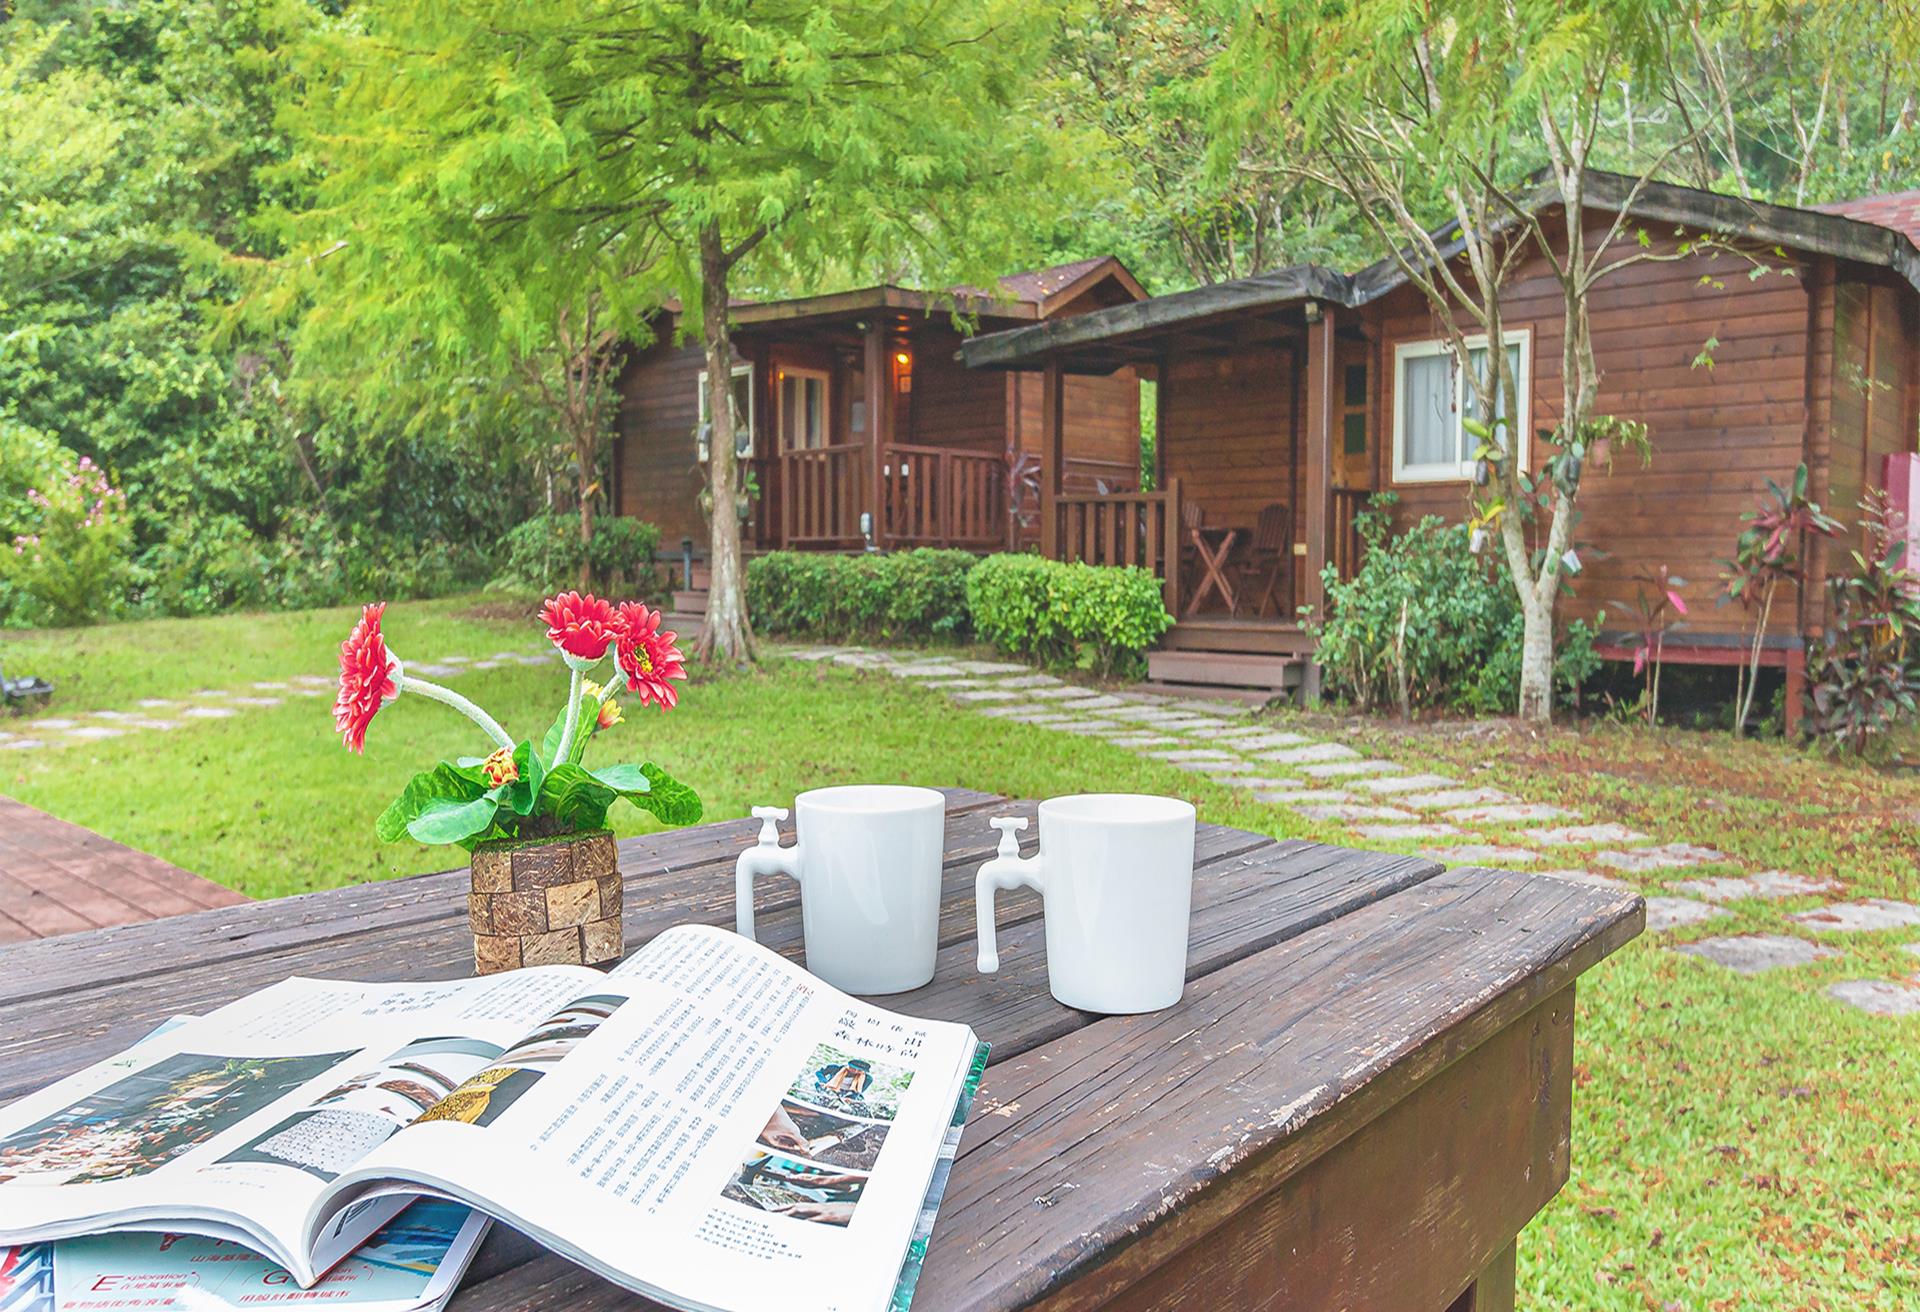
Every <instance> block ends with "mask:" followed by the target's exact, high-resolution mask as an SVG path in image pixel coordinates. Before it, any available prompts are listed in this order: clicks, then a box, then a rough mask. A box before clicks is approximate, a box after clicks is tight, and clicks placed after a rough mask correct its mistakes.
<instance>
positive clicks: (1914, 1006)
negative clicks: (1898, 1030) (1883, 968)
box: [1827, 979, 1920, 1016]
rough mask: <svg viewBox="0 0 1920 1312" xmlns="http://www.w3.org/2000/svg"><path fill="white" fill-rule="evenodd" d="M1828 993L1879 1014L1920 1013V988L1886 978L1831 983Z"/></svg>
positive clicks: (1909, 1014)
mask: <svg viewBox="0 0 1920 1312" xmlns="http://www.w3.org/2000/svg"><path fill="white" fill-rule="evenodd" d="M1827 995H1828V996H1829V997H1832V998H1837V999H1839V1000H1840V1001H1841V1002H1844V1003H1846V1004H1848V1005H1849V1006H1853V1007H1858V1008H1860V1010H1862V1011H1870V1012H1872V1013H1873V1014H1874V1015H1876V1016H1920V988H1916V987H1915V986H1913V985H1912V984H1897V983H1895V982H1894V981H1892V980H1887V979H1849V980H1842V981H1841V982H1840V983H1838V984H1834V985H1831V986H1829V987H1828V989H1827Z"/></svg>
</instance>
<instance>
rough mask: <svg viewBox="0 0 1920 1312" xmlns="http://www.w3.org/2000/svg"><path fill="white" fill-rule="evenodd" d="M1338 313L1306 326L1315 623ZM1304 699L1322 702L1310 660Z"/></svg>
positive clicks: (1310, 597)
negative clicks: (1336, 317)
mask: <svg viewBox="0 0 1920 1312" xmlns="http://www.w3.org/2000/svg"><path fill="white" fill-rule="evenodd" d="M1334 317H1335V316H1334V309H1333V307H1332V306H1330V305H1326V304H1324V303H1323V304H1321V305H1320V317H1319V318H1318V319H1317V320H1315V321H1313V322H1311V323H1309V324H1308V325H1307V361H1306V389H1305V390H1306V403H1307V404H1306V410H1307V416H1306V423H1305V424H1304V425H1303V428H1302V433H1301V436H1302V438H1303V439H1304V441H1303V445H1304V446H1305V448H1306V450H1305V455H1306V471H1305V473H1306V477H1305V479H1304V488H1303V490H1304V492H1305V495H1306V514H1305V515H1304V516H1303V519H1304V520H1305V523H1306V535H1307V577H1306V579H1305V583H1306V604H1307V610H1308V612H1309V613H1310V614H1311V615H1312V616H1313V618H1314V619H1316V620H1318V619H1325V618H1326V615H1325V612H1326V605H1327V590H1326V586H1325V584H1323V583H1322V582H1321V581H1320V571H1321V570H1322V569H1323V568H1325V566H1326V563H1327V535H1328V533H1329V531H1330V530H1331V528H1332V523H1333V517H1332V515H1331V513H1330V511H1331V509H1332V507H1331V501H1332V496H1333V409H1334V392H1333V384H1334V368H1333V353H1334V352H1333V347H1334ZM1300 693H1301V698H1302V700H1303V701H1305V702H1306V704H1307V705H1309V706H1312V705H1316V704H1317V703H1318V702H1319V700H1320V662H1319V661H1317V660H1312V659H1309V660H1308V661H1307V668H1306V671H1305V677H1304V678H1303V679H1302V680H1301V684H1300Z"/></svg>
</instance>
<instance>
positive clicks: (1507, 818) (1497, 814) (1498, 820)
mask: <svg viewBox="0 0 1920 1312" xmlns="http://www.w3.org/2000/svg"><path fill="white" fill-rule="evenodd" d="M1408 800H1409V801H1411V800H1412V799H1411V798H1409V799H1408ZM1446 814H1447V819H1449V820H1458V821H1459V822H1460V823H1461V824H1467V825H1511V824H1519V823H1521V822H1522V821H1526V820H1564V819H1566V818H1567V817H1568V816H1570V815H1572V814H1573V812H1572V811H1569V810H1567V808H1566V807H1564V806H1552V805H1549V804H1548V803H1546V802H1498V803H1495V804H1494V805H1492V806H1462V807H1455V808H1453V809H1451V810H1449V811H1448V812H1447V813H1446Z"/></svg>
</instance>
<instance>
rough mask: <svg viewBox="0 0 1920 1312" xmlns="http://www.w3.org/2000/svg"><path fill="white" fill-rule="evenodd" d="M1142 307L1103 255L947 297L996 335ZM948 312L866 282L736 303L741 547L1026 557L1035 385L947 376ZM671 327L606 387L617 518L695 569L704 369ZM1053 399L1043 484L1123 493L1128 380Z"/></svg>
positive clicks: (1134, 432) (954, 358)
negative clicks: (1016, 553)
mask: <svg viewBox="0 0 1920 1312" xmlns="http://www.w3.org/2000/svg"><path fill="white" fill-rule="evenodd" d="M1145 295H1146V293H1145V292H1144V291H1143V290H1142V289H1141V287H1140V284H1139V283H1138V282H1136V281H1135V280H1134V277H1133V275H1132V274H1130V273H1128V272H1127V270H1126V267H1125V266H1124V265H1122V264H1121V263H1120V262H1119V261H1118V260H1116V259H1113V258H1111V257H1104V258H1101V259H1092V260H1082V261H1079V262H1078V263H1074V264H1064V265H1059V266H1057V267H1054V268H1048V269H1037V270H1033V271H1031V272H1027V273H1018V274H1014V275H1011V276H1010V277H1007V278H1004V279H1002V280H1001V283H1000V288H999V290H998V291H997V292H996V293H995V294H994V295H992V296H991V297H989V296H988V295H986V294H985V293H979V292H966V293H961V294H960V295H959V297H958V300H957V305H958V309H959V310H960V311H961V312H962V313H963V314H964V315H966V316H969V317H972V318H973V319H974V320H975V321H976V322H977V324H978V326H979V328H980V330H981V331H996V330H1001V329H1006V328H1010V327H1015V326H1027V325H1032V324H1037V323H1049V322H1053V321H1056V320H1060V319H1065V318H1071V317H1074V316H1077V315H1081V314H1086V313H1089V312H1093V311H1098V310H1102V309H1107V308H1110V307H1113V306H1116V305H1127V304H1133V303H1134V302H1137V301H1139V300H1141V299H1142V298H1143V297H1144V296H1145ZM955 305H956V300H955V298H954V297H951V296H942V297H935V296H932V295H929V294H927V293H924V292H919V291H914V290H911V289H908V288H903V287H895V286H878V287H867V288H863V289H860V290H858V291H849V292H836V293H833V294H831V295H824V296H812V297H806V298H803V299H799V300H790V301H771V302H764V303H747V304H740V305H737V306H735V307H734V308H733V310H732V319H733V346H734V359H735V364H734V367H733V378H734V409H735V413H736V416H738V417H739V418H740V420H741V422H740V424H739V426H738V428H737V431H736V433H735V442H736V450H737V451H738V453H739V455H740V458H741V459H742V460H744V461H746V462H747V463H748V465H749V467H750V468H751V470H752V475H753V484H754V487H755V489H756V494H755V496H754V498H753V502H752V510H751V514H750V518H749V519H748V521H747V524H746V526H745V528H746V547H747V550H748V551H750V552H751V551H764V550H770V549H773V548H776V547H778V548H793V549H800V550H826V551H848V550H863V549H865V548H867V547H869V546H872V547H875V548H880V549H891V548H902V547H917V546H937V547H961V548H966V549H969V550H975V551H996V550H1003V549H1006V548H1008V547H1010V546H1019V545H1021V544H1024V543H1036V542H1038V540H1039V536H1040V487H1041V484H1042V481H1043V480H1042V474H1041V470H1040V413H1041V399H1040V393H1041V379H1040V377H1039V375H1038V374H1033V373H1027V372H1024V371H1021V370H1006V371H996V372H992V373H982V372H978V371H974V370H969V369H967V368H966V367H965V366H964V365H962V364H961V363H960V360H959V356H958V352H959V347H960V343H961V341H962V340H963V338H962V334H961V332H960V331H959V329H958V328H956V326H955V323H954V314H953V311H954V308H955ZM677 329H678V325H677V323H675V322H674V321H673V317H672V316H669V317H668V318H667V320H666V321H665V322H663V323H661V324H660V325H659V331H658V332H657V334H656V336H655V340H654V342H653V343H652V344H651V345H649V346H647V347H645V348H643V349H640V350H637V351H636V352H635V353H634V354H633V357H632V358H631V359H630V360H629V361H628V363H627V365H626V367H625V368H624V370H623V371H622V373H621V375H620V379H619V383H618V391H619V414H618V432H617V435H616V439H615V444H614V459H613V504H614V506H615V507H616V509H617V511H618V513H620V514H623V515H635V516H638V517H640V518H642V519H646V520H651V521H652V522H654V523H656V524H658V525H659V526H660V528H661V538H662V545H663V548H664V549H666V550H667V551H669V552H674V553H675V554H677V548H678V544H679V543H680V542H681V541H682V540H683V539H685V540H689V541H690V543H691V547H690V550H691V551H692V553H693V554H694V555H695V556H696V557H700V558H704V555H705V552H706V545H707V524H706V519H705V516H704V514H703V512H702V509H701V492H702V489H703V487H704V486H705V481H706V449H707V448H706V444H707V442H708V440H709V438H710V436H711V434H710V431H709V429H710V425H709V424H708V423H707V416H706V388H705V386H704V385H703V380H704V379H705V377H706V367H705V358H704V355H703V352H702V348H701V346H700V345H699V343H698V341H697V340H696V341H694V342H692V343H687V342H682V341H679V340H678V331H677ZM1068 392H1069V393H1070V399H1071V402H1072V406H1071V409H1072V413H1073V418H1072V420H1071V421H1070V422H1068V423H1067V425H1066V427H1065V428H1064V429H1063V430H1062V431H1061V432H1060V434H1059V441H1058V442H1057V443H1056V449H1057V450H1058V451H1059V452H1060V453H1061V459H1062V462H1063V463H1062V466H1061V468H1060V470H1059V471H1058V474H1059V477H1058V479H1057V480H1056V481H1057V483H1058V485H1059V486H1060V487H1063V488H1067V489H1070V490H1073V491H1075V492H1085V493H1087V494H1090V495H1098V494H1102V493H1110V492H1117V491H1123V490H1129V489H1135V488H1137V487H1138V486H1139V483H1140V385H1139V380H1138V378H1137V377H1136V376H1135V374H1134V373H1133V371H1132V370H1131V369H1127V368H1120V369H1114V370H1109V371H1106V372H1104V373H1101V374H1097V375H1088V376H1085V377H1076V378H1074V379H1073V380H1072V383H1071V385H1070V386H1069V387H1068ZM693 604H695V605H697V604H698V602H697V600H696V601H694V602H693Z"/></svg>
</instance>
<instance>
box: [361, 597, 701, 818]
mask: <svg viewBox="0 0 1920 1312" xmlns="http://www.w3.org/2000/svg"><path fill="white" fill-rule="evenodd" d="M386 608H387V607H386V603H385V602H375V603H373V604H372V605H369V606H367V607H366V608H365V609H364V610H362V611H361V614H360V621H359V623H357V624H355V625H354V626H353V632H352V633H350V634H348V635H347V640H346V641H345V642H343V643H341V644H340V691H339V695H338V696H337V697H335V699H334V703H333V722H334V727H335V728H336V729H338V730H339V732H340V736H341V739H342V740H343V741H344V742H345V743H346V745H347V747H348V748H349V749H351V750H353V751H356V752H359V751H364V750H365V746H366V740H367V726H368V725H369V724H371V723H372V721H373V717H374V716H375V715H377V714H379V713H380V710H381V709H382V708H383V707H385V706H386V705H387V703H389V702H391V701H393V700H394V699H395V698H397V697H399V696H400V695H401V694H402V693H409V692H410V693H417V694H419V695H421V696H423V697H430V698H432V699H433V700H434V701H437V702H442V703H444V704H445V705H448V706H451V707H453V709H455V710H456V711H459V712H460V713H461V714H462V715H464V716H466V717H467V718H468V719H470V720H472V721H473V722H474V723H475V724H476V725H478V726H479V727H480V729H481V731H482V732H484V733H485V734H486V735H487V737H488V738H489V739H491V740H492V742H493V745H494V750H493V752H492V754H491V755H488V756H484V757H480V756H463V757H461V758H460V759H459V760H457V761H442V762H440V763H439V764H438V765H436V766H434V767H433V768H432V769H431V770H423V771H421V772H420V773H419V774H416V775H415V776H414V777H413V778H412V779H411V780H410V781H408V783H407V786H406V788H405V790H403V791H402V792H401V794H400V796H398V797H396V798H395V799H394V800H393V802H392V803H391V804H390V805H389V806H388V807H387V809H386V810H385V811H384V812H382V813H381V815H380V819H379V821H378V823H377V825H376V826H375V827H376V830H377V832H378V833H379V835H380V837H381V838H382V839H383V840H384V841H386V842H389V843H392V842H397V841H399V840H400V839H401V838H402V837H403V836H411V837H413V838H415V839H417V840H418V841H420V842H422V843H458V844H459V845H460V846H461V847H463V848H466V849H467V850H469V851H471V850H472V849H473V848H474V847H475V846H477V845H478V844H480V843H484V842H488V841H490V840H493V839H541V838H558V837H563V836H565V835H568V834H576V833H584V832H587V831H589V830H594V829H601V828H604V827H605V826H606V819H607V811H608V809H609V808H611V807H612V806H613V804H614V803H615V802H616V801H618V800H619V799H621V798H623V797H624V798H626V799H627V800H628V801H629V802H631V803H633V805H635V806H637V807H639V808H640V809H641V810H643V811H650V812H652V813H653V814H654V815H656V816H658V817H659V818H660V819H661V820H662V821H664V822H666V823H667V824H670V825H687V824H693V823H695V822H696V821H698V820H699V819H700V809H701V808H700V798H699V797H698V796H697V795H696V794H695V793H694V791H693V790H692V789H691V788H688V787H687V786H686V785H685V784H682V783H680V782H678V781H677V780H675V779H674V778H673V777H672V776H671V775H669V774H667V772H666V771H664V770H662V769H661V768H660V767H659V766H657V765H654V764H652V763H650V762H649V763H646V764H641V765H609V766H602V767H600V768H598V769H588V768H587V766H586V765H585V762H584V757H585V754H586V750H587V744H588V743H589V742H591V741H592V740H593V739H595V738H597V737H599V736H600V735H601V734H602V733H605V732H606V731H607V730H609V729H612V728H613V727H614V726H615V725H618V724H620V723H622V721H623V716H622V715H621V711H620V704H619V702H618V701H616V700H615V699H614V695H613V689H612V681H611V680H609V681H608V683H607V684H606V685H601V684H597V683H592V682H589V681H588V680H587V678H586V674H587V672H588V671H589V670H591V669H593V667H594V666H596V665H598V664H599V663H600V662H601V661H603V660H605V659H606V657H607V655H608V653H609V652H611V653H612V654H613V659H614V663H615V665H616V666H617V668H618V672H619V673H622V674H625V675H626V676H627V691H629V692H631V693H633V694H634V696H635V697H636V698H637V700H638V701H639V703H640V705H642V706H658V707H659V708H660V709H661V710H663V711H664V710H670V709H672V708H673V707H674V706H675V705H677V704H678V703H679V693H678V691H677V690H676V689H675V688H674V686H673V685H674V683H675V681H677V680H681V679H684V678H686V677H687V672H686V667H685V665H684V663H683V660H682V657H681V655H680V649H679V648H678V647H677V646H675V645H674V639H675V635H674V633H673V632H672V631H671V630H666V631H662V630H661V628H660V613H659V612H658V611H655V610H652V609H650V608H648V607H646V606H643V605H641V604H639V603H638V602H632V601H629V602H623V603H621V604H620V605H618V606H616V605H614V604H613V603H612V602H609V601H604V600H602V599H601V598H598V597H594V596H591V595H588V596H582V595H581V594H580V593H577V592H566V593H562V594H560V595H559V596H556V597H549V598H548V599H547V601H546V604H545V605H544V606H543V607H542V608H541V612H540V618H541V620H542V621H544V622H545V624H546V626H547V637H548V639H549V640H550V641H551V642H552V643H553V644H554V646H556V647H558V648H559V649H560V657H561V659H562V660H563V661H565V662H566V665H567V668H568V670H570V671H571V672H572V680H571V686H570V687H569V689H568V692H567V703H566V706H565V707H564V708H563V709H562V710H561V712H560V714H559V716H557V717H556V718H555V720H554V722H553V724H552V726H551V727H550V728H549V729H548V730H547V732H546V734H545V736H544V737H543V738H542V739H541V740H540V744H539V745H538V746H537V747H536V746H535V745H534V743H533V742H532V741H531V740H529V739H523V740H521V741H519V742H515V741H514V740H513V738H512V737H511V736H509V735H508V733H507V731H506V730H505V729H503V728H501V727H500V723H499V721H497V720H495V719H494V718H493V717H492V716H491V715H488V714H487V713H486V712H485V711H483V710H481V709H480V708H479V707H478V706H476V705H474V704H473V703H472V702H471V701H469V700H468V699H467V698H465V697H462V696H461V695H460V694H459V693H457V692H455V691H453V689H451V688H447V687H443V686H442V685H440V684H437V683H433V682H431V681H429V680H427V679H422V678H419V677H418V676H415V675H411V674H408V673H407V670H406V665H405V663H404V662H402V661H401V660H400V658H399V657H397V656H395V655H394V654H393V652H392V650H391V649H390V648H388V646H387V642H386V638H385V636H384V635H383V634H382V633H381V631H380V621H381V618H382V616H383V615H384V614H385V613H386Z"/></svg>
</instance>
